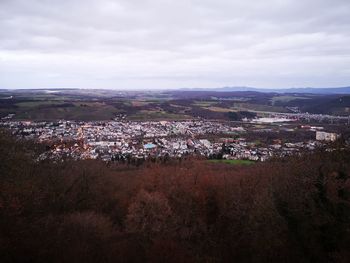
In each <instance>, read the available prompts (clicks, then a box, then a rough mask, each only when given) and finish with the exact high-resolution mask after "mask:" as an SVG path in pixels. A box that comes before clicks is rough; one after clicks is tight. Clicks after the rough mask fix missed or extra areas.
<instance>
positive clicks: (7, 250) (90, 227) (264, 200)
mask: <svg viewBox="0 0 350 263" xmlns="http://www.w3.org/2000/svg"><path fill="white" fill-rule="evenodd" d="M28 152H30V150H29V149H28V148H27V146H26V145H25V144H22V143H20V142H14V141H13V140H12V139H11V138H9V137H6V136H2V137H0V158H1V162H0V168H1V170H0V171H1V173H0V259H1V262H47V261H50V262H51V261H52V262H81V261H85V262H147V261H149V262H197V261H198V262H203V261H204V262H209V261H210V262H232V261H235V262H348V261H349V259H350V255H349V252H348V244H349V242H350V237H349V229H350V181H349V173H350V152H348V151H346V150H337V151H335V152H332V153H327V152H319V153H315V154H312V155H310V154H305V155H303V156H301V157H297V156H295V157H289V158H288V159H280V160H274V161H271V162H268V163H260V164H256V165H254V166H250V167H239V166H231V165H226V164H214V163H207V162H206V161H205V160H196V159H188V160H184V161H173V162H169V163H166V164H159V163H146V164H145V165H143V166H140V167H133V166H126V165H114V164H110V165H106V164H105V163H101V162H98V161H81V162H70V161H67V162H63V163H52V162H42V163H36V162H33V161H32V154H28Z"/></svg>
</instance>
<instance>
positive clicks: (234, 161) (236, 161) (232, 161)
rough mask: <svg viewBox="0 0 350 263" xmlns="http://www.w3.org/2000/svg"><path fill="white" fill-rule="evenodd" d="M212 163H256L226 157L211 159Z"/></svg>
mask: <svg viewBox="0 0 350 263" xmlns="http://www.w3.org/2000/svg"><path fill="white" fill-rule="evenodd" d="M209 162H211V163H226V164H233V165H252V164H255V162H254V161H250V160H226V159H220V160H217V159H215V160H209Z"/></svg>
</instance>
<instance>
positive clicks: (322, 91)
mask: <svg viewBox="0 0 350 263" xmlns="http://www.w3.org/2000/svg"><path fill="white" fill-rule="evenodd" d="M190 90H198V91H220V92H230V91H255V92H264V93H309V94H350V87H339V88H288V89H259V88H252V87H223V88H216V89H201V88H199V89H190Z"/></svg>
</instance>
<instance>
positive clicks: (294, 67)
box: [0, 0, 350, 89]
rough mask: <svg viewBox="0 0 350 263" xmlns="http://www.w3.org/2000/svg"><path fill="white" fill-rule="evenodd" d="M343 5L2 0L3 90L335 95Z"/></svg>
mask: <svg viewBox="0 0 350 263" xmlns="http://www.w3.org/2000/svg"><path fill="white" fill-rule="evenodd" d="M349 13H350V2H349V1H347V0H333V1H331V0H305V1H303V2H301V1H298V2H296V1H292V0H266V1H242V0H240V1H238V0H233V1H229V0H216V1H211V0H202V1H198V0H187V1H186V0H178V1H170V0H146V1H136V0H118V1H112V0H102V1H101V0H85V1H83V0H71V1H68V0H62V1H48V0H32V1H25V0H1V1H0V89H14V88H101V89H111V88H113V89H172V88H184V87H187V88H214V87H224V86H247V87H256V88H291V87H342V86H349V83H350V46H349V43H350V16H349Z"/></svg>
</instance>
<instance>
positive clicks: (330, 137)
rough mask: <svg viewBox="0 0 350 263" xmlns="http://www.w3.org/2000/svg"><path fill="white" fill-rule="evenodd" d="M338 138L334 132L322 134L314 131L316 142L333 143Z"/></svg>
mask: <svg viewBox="0 0 350 263" xmlns="http://www.w3.org/2000/svg"><path fill="white" fill-rule="evenodd" d="M338 138H339V134H337V133H334V132H322V131H316V140H317V141H329V142H334V141H336V140H337V139H338Z"/></svg>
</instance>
